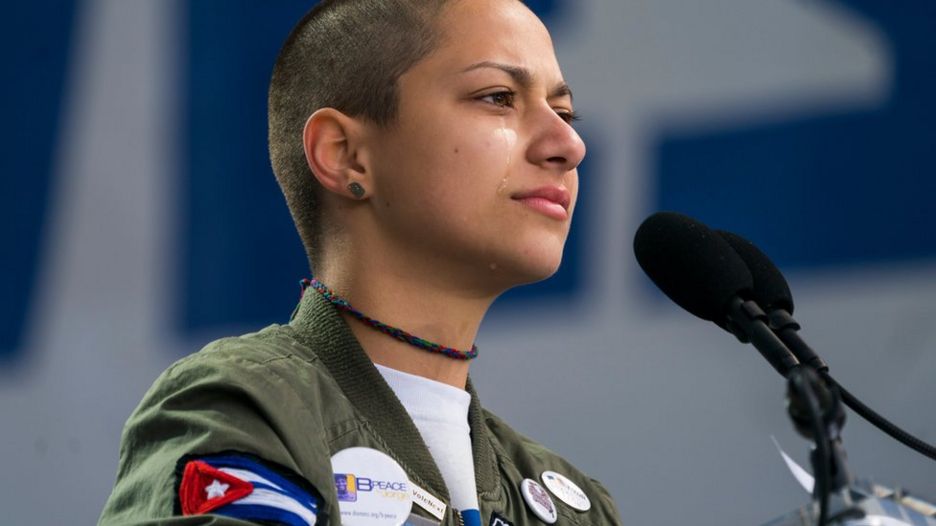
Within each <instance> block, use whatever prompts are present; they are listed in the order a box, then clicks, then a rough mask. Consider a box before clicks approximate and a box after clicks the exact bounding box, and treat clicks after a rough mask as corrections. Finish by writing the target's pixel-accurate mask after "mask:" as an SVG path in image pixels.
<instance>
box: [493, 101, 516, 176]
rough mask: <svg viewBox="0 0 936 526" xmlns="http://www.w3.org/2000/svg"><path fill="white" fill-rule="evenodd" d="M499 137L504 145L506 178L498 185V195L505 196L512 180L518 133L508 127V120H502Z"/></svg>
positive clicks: (498, 131)
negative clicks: (512, 163) (511, 172)
mask: <svg viewBox="0 0 936 526" xmlns="http://www.w3.org/2000/svg"><path fill="white" fill-rule="evenodd" d="M496 134H497V135H500V140H501V142H503V144H504V176H503V178H502V179H501V181H500V184H498V185H497V194H498V195H500V194H503V193H504V191H506V190H507V186H508V184H509V180H510V164H511V162H512V161H513V151H514V148H516V146H517V132H516V131H514V130H512V129H510V128H508V127H507V120H506V119H502V120H501V127H500V128H498V129H497V132H496Z"/></svg>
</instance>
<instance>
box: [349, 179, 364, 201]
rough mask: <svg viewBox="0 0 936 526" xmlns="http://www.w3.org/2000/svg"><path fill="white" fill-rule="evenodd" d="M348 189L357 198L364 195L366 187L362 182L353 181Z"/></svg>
mask: <svg viewBox="0 0 936 526" xmlns="http://www.w3.org/2000/svg"><path fill="white" fill-rule="evenodd" d="M348 191H349V192H351V195H353V196H354V198H355V199H360V198H362V197H364V187H363V186H361V184H360V183H351V184H349V185H348Z"/></svg>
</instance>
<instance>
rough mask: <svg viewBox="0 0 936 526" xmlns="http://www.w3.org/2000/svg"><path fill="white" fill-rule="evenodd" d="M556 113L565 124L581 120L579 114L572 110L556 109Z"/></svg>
mask: <svg viewBox="0 0 936 526" xmlns="http://www.w3.org/2000/svg"><path fill="white" fill-rule="evenodd" d="M556 113H557V114H558V115H559V118H560V119H562V120H564V121H565V122H566V124H569V125H571V124H572V123H573V122H575V121H580V120H582V117H580V116H579V114H578V113H576V112H574V111H557V112H556Z"/></svg>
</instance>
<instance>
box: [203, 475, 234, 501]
mask: <svg viewBox="0 0 936 526" xmlns="http://www.w3.org/2000/svg"><path fill="white" fill-rule="evenodd" d="M229 487H231V485H230V484H222V483H221V482H220V481H218V479H215V480H214V481H213V482H212V483H211V484H209V485H207V486H205V493H207V494H208V498H209V499H216V498H218V497H223V496H224V494H225V493H227V490H228V488H229Z"/></svg>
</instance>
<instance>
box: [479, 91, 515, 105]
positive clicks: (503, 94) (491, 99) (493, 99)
mask: <svg viewBox="0 0 936 526" xmlns="http://www.w3.org/2000/svg"><path fill="white" fill-rule="evenodd" d="M479 100H483V101H484V102H487V103H489V104H493V105H495V106H500V107H501V108H511V107H513V104H514V92H512V91H498V92H497V93H490V94H488V95H485V96H483V97H480V98H479Z"/></svg>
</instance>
